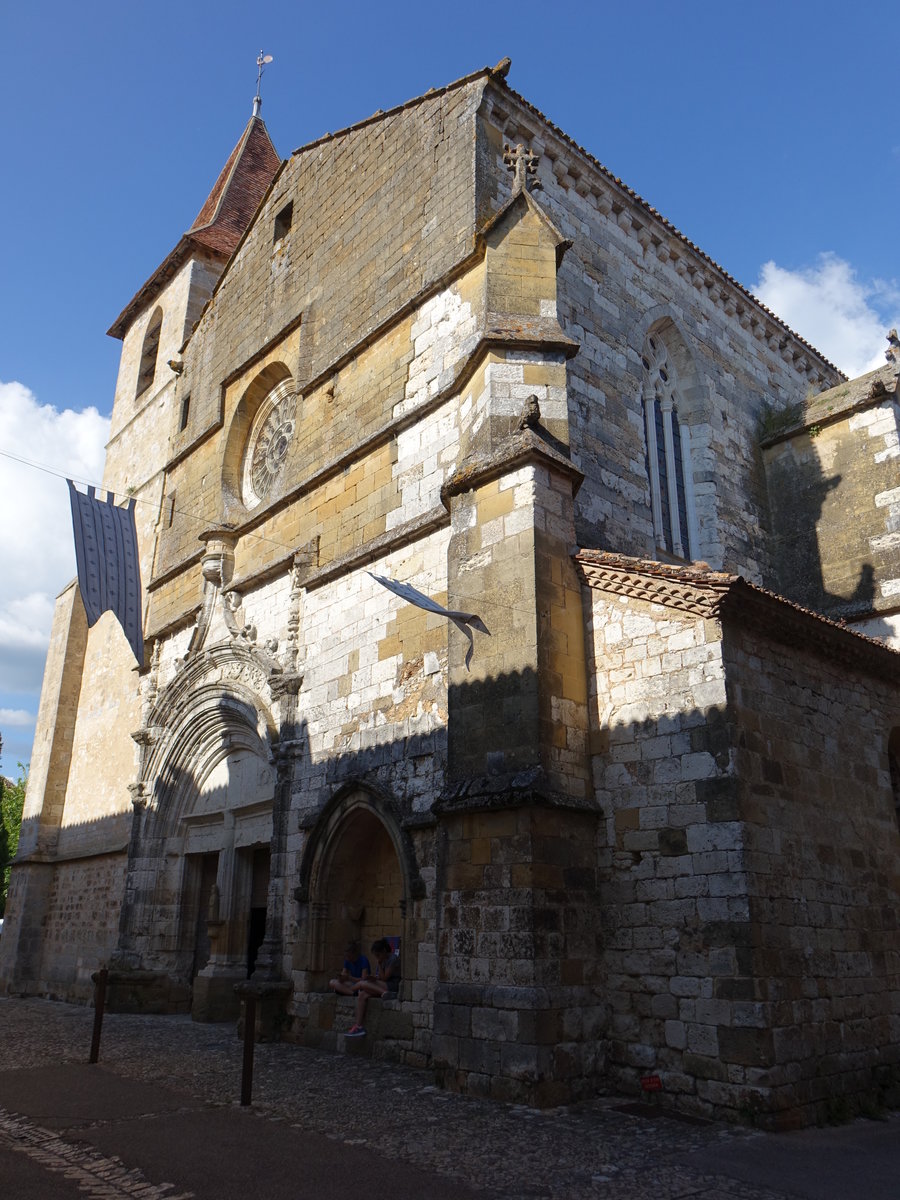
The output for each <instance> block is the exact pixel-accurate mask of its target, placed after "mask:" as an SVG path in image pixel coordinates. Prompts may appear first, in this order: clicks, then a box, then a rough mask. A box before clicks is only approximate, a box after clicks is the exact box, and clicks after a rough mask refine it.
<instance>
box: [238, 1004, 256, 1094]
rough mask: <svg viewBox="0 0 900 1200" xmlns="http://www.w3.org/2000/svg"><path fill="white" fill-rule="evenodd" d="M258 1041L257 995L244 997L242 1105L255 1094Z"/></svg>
mask: <svg viewBox="0 0 900 1200" xmlns="http://www.w3.org/2000/svg"><path fill="white" fill-rule="evenodd" d="M255 1041H256V997H255V996H246V997H245V998H244V1061H243V1064H242V1067H241V1105H242V1106H243V1107H244V1108H246V1106H247V1105H248V1104H249V1103H250V1101H251V1099H252V1096H253V1045H254V1042H255Z"/></svg>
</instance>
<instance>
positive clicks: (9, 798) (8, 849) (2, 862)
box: [0, 739, 28, 917]
mask: <svg viewBox="0 0 900 1200" xmlns="http://www.w3.org/2000/svg"><path fill="white" fill-rule="evenodd" d="M2 748H3V741H2V739H0V750H2ZM27 783H28V767H27V765H25V764H23V763H19V778H18V779H17V780H16V782H15V783H11V782H10V781H9V780H7V779H4V778H3V776H2V775H0V917H2V916H3V913H4V912H5V910H6V889H7V888H8V887H9V869H10V864H11V863H12V860H13V859H14V858H15V856H16V847H17V846H18V844H19V827H20V825H21V824H22V809H23V808H24V806H25V787H26V785H27Z"/></svg>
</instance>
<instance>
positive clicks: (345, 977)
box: [328, 942, 371, 996]
mask: <svg viewBox="0 0 900 1200" xmlns="http://www.w3.org/2000/svg"><path fill="white" fill-rule="evenodd" d="M344 954H345V955H346V958H345V959H344V965H343V967H342V968H341V973H340V975H338V976H337V977H336V978H334V979H332V980H331V982H330V983H329V984H328V986H329V987H330V988H331V990H332V991H333V992H337V994H338V995H339V996H355V995H356V986H357V984H358V983H359V982H360V981H361V980H363V979H368V978H369V975H370V974H371V968H370V967H369V960H368V959H367V958H366V956H365V955H364V954H361V953H360V949H359V942H348V944H347V948H346V950H345V951H344Z"/></svg>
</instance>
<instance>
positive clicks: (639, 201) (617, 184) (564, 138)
mask: <svg viewBox="0 0 900 1200" xmlns="http://www.w3.org/2000/svg"><path fill="white" fill-rule="evenodd" d="M489 74H491V78H492V81H493V82H494V83H495V84H496V85H497V86H498V87H499V88H502V90H503V91H504V92H506V93H507V94H508V95H509V96H511V97H513V98H514V99H515V101H516V103H517V104H520V105H521V106H522V107H523V108H525V109H527V110H528V111H529V112H530V113H532V114H533V115H534V116H535V117H537V118H538V120H540V121H542V122H543V124H544V125H546V127H547V128H548V129H549V130H550V131H551V132H552V133H553V135H554V136H555V137H557V138H558V139H559V140H560V141H561V142H565V143H566V145H567V146H570V147H571V148H572V149H573V150H575V151H576V152H577V153H578V154H580V155H581V156H582V157H584V158H585V159H587V161H588V162H589V163H590V164H591V165H592V166H593V167H594V168H595V170H597V171H599V172H600V174H601V175H602V176H603V177H604V179H605V181H606V182H607V183H610V184H612V185H613V186H614V188H616V189H617V190H618V191H620V192H622V193H623V194H624V195H625V196H627V197H628V199H629V200H630V201H631V202H632V203H633V204H636V205H637V206H638V208H641V209H643V210H644V212H645V213H647V214H648V215H649V216H651V217H652V218H653V219H654V220H655V221H658V222H659V223H660V224H661V225H662V226H663V227H664V228H665V229H666V230H667V231H668V232H669V233H671V234H672V235H673V236H674V237H676V238H678V240H679V241H681V242H683V243H684V245H685V246H687V247H688V248H689V249H690V250H691V251H692V252H693V253H694V254H696V255H697V256H698V257H699V258H701V259H702V260H703V261H704V262H705V263H707V265H708V266H710V267H711V268H712V269H713V270H714V271H716V272H717V273H718V274H719V275H721V276H722V278H724V279H725V280H727V281H728V283H729V284H731V286H732V287H734V288H736V289H737V290H738V291H739V292H741V293H742V294H743V295H744V296H746V298H747V299H748V300H750V301H751V302H752V304H753V305H754V307H756V308H758V309H760V311H762V312H764V313H765V314H766V316H767V317H769V318H770V319H771V320H772V321H773V322H774V323H775V324H776V325H778V326H780V327H781V328H782V329H783V330H784V331H785V332H786V333H788V334H790V336H791V337H792V338H794V339H795V340H796V341H797V342H799V343H800V345H802V346H803V347H804V348H805V349H807V350H809V351H810V353H812V354H813V355H815V357H816V358H817V359H818V360H819V362H821V363H823V364H824V365H825V366H827V367H828V368H829V369H830V370H832V371H835V372H836V373H837V374H838V375H840V377H841V378H842V379H846V378H847V376H846V375H845V374H844V372H843V371H842V370H841V369H840V368H839V367H836V366H835V365H834V363H833V362H831V361H830V360H829V359H827V358H826V357H825V355H824V354H822V353H821V351H819V350H817V349H816V347H815V346H813V345H812V343H811V342H808V341H807V340H806V338H804V337H801V335H800V334H799V333H797V332H796V331H795V330H793V329H791V327H790V326H789V325H788V324H787V323H786V322H785V321H783V320H782V319H781V317H779V316H778V314H777V313H774V312H773V311H772V310H771V309H770V308H767V307H766V305H765V304H763V302H762V301H761V300H760V299H759V298H758V297H757V296H754V295H753V293H752V292H751V291H750V290H749V288H746V287H744V285H743V284H742V283H739V282H738V280H737V279H735V278H734V276H733V275H730V274H729V273H728V271H726V270H725V268H724V267H723V266H721V264H719V263H717V262H716V261H715V259H714V258H712V257H711V256H710V255H709V254H707V253H706V251H705V250H702V249H701V248H700V247H699V246H698V245H697V244H696V242H692V241H691V240H690V238H689V237H687V236H686V235H685V234H683V233H682V232H681V230H680V229H678V228H677V227H676V226H675V225H673V224H672V222H671V221H669V220H668V219H667V218H666V217H664V216H663V215H662V213H661V212H659V210H658V209H656V208H654V207H653V205H652V204H649V203H648V202H647V201H646V200H645V199H644V198H643V196H640V195H639V194H638V193H637V192H636V191H635V190H634V189H633V188H630V187H629V186H628V184H626V183H624V182H623V181H622V180H621V179H620V178H619V176H618V175H614V174H613V173H612V171H610V169H609V168H608V167H605V166H604V165H603V163H602V162H600V160H599V159H597V158H595V157H594V155H593V154H591V152H590V151H589V150H586V149H585V148H584V146H582V145H580V144H579V143H578V142H576V141H575V139H574V138H572V137H570V136H569V134H567V133H566V132H565V131H564V130H562V129H560V127H559V126H558V125H556V124H554V122H553V121H551V120H550V118H549V117H547V116H546V115H545V114H544V113H543V112H541V110H540V109H539V108H537V107H536V106H535V105H533V104H531V103H530V101H528V100H526V99H525V97H524V96H522V95H521V94H520V93H519V92H517V91H516V90H515V88H512V87H510V85H509V84H508V83H507V82H506V81H505V79H504V78H503V77H502V76H501V75H499V74H494V73H493V72H490V73H489Z"/></svg>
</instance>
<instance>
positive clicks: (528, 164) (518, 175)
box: [503, 142, 541, 196]
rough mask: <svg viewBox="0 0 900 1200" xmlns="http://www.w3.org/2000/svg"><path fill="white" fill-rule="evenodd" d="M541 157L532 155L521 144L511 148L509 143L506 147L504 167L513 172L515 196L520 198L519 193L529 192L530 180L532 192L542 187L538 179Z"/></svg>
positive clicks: (504, 148)
mask: <svg viewBox="0 0 900 1200" xmlns="http://www.w3.org/2000/svg"><path fill="white" fill-rule="evenodd" d="M539 157H540V156H539V155H537V154H532V152H531V151H530V150H526V149H525V147H524V146H523V145H522V143H521V142H519V144H518V145H517V146H516V147H515V148H514V147H512V146H510V144H509V142H507V143H506V144H505V145H504V147H503V165H504V166H505V167H506V169H507V170H508V171H512V174H513V189H512V190H513V195H514V196H518V194H519V192H523V191H528V190H529V188H528V183H529V180H530V182H531V189H530V190H531V191H536V190H537V189H538V188H539V187H540V186H541V181H540V180H539V179H537V178H536V176H537V165H538V161H539Z"/></svg>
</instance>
